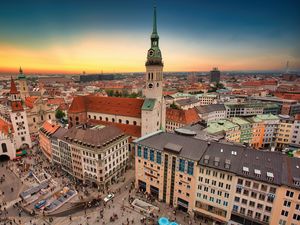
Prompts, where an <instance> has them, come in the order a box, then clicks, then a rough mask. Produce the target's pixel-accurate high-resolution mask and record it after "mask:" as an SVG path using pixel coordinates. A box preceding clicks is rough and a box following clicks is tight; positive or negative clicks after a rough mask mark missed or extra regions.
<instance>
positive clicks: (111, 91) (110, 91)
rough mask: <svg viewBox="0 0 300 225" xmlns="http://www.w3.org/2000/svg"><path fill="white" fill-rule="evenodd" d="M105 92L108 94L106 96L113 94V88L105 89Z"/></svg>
mask: <svg viewBox="0 0 300 225" xmlns="http://www.w3.org/2000/svg"><path fill="white" fill-rule="evenodd" d="M106 94H107V95H108V96H110V97H111V96H114V91H113V90H106Z"/></svg>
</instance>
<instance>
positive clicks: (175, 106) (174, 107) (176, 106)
mask: <svg viewBox="0 0 300 225" xmlns="http://www.w3.org/2000/svg"><path fill="white" fill-rule="evenodd" d="M170 108H171V109H180V108H179V107H178V105H176V104H175V103H174V102H173V103H172V104H171V105H170Z"/></svg>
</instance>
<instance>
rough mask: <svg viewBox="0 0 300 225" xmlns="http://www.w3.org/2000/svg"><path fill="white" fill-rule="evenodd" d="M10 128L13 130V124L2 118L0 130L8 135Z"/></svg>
mask: <svg viewBox="0 0 300 225" xmlns="http://www.w3.org/2000/svg"><path fill="white" fill-rule="evenodd" d="M9 130H10V131H11V132H12V125H11V124H10V123H8V122H6V121H5V120H3V119H1V118H0V132H2V133H4V134H6V135H8V134H9Z"/></svg>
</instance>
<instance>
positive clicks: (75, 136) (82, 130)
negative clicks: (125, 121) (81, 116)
mask: <svg viewBox="0 0 300 225" xmlns="http://www.w3.org/2000/svg"><path fill="white" fill-rule="evenodd" d="M57 132H60V133H59V134H58V133H57V134H54V135H53V136H54V140H53V139H52V148H56V149H55V150H53V152H54V151H55V152H56V153H55V157H53V159H54V162H55V163H56V164H58V165H60V166H61V168H62V169H63V170H64V171H65V172H66V173H68V174H69V175H71V176H72V177H74V178H75V179H77V180H79V181H82V182H84V183H90V184H94V185H97V186H98V187H104V186H105V185H108V184H110V183H111V182H113V181H116V180H117V179H118V177H120V176H121V174H123V172H124V171H125V168H126V166H127V161H128V157H129V151H128V145H129V137H128V136H127V135H125V134H124V133H123V132H122V131H121V130H120V129H118V128H117V127H115V126H100V125H99V126H94V127H84V126H83V127H72V128H70V129H69V130H61V131H60V130H57Z"/></svg>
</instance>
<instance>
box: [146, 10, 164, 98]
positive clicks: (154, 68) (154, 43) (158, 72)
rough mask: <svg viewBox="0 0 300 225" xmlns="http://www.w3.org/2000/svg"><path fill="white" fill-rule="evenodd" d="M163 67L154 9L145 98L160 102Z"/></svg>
mask: <svg viewBox="0 0 300 225" xmlns="http://www.w3.org/2000/svg"><path fill="white" fill-rule="evenodd" d="M163 67H164V65H163V62H162V56H161V52H160V49H159V36H158V33H157V23H156V7H154V14H153V31H152V34H151V47H150V49H149V50H148V54H147V61H146V74H145V80H146V86H145V89H144V95H145V97H146V98H155V99H158V100H161V98H162V90H163V87H162V86H163Z"/></svg>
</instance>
